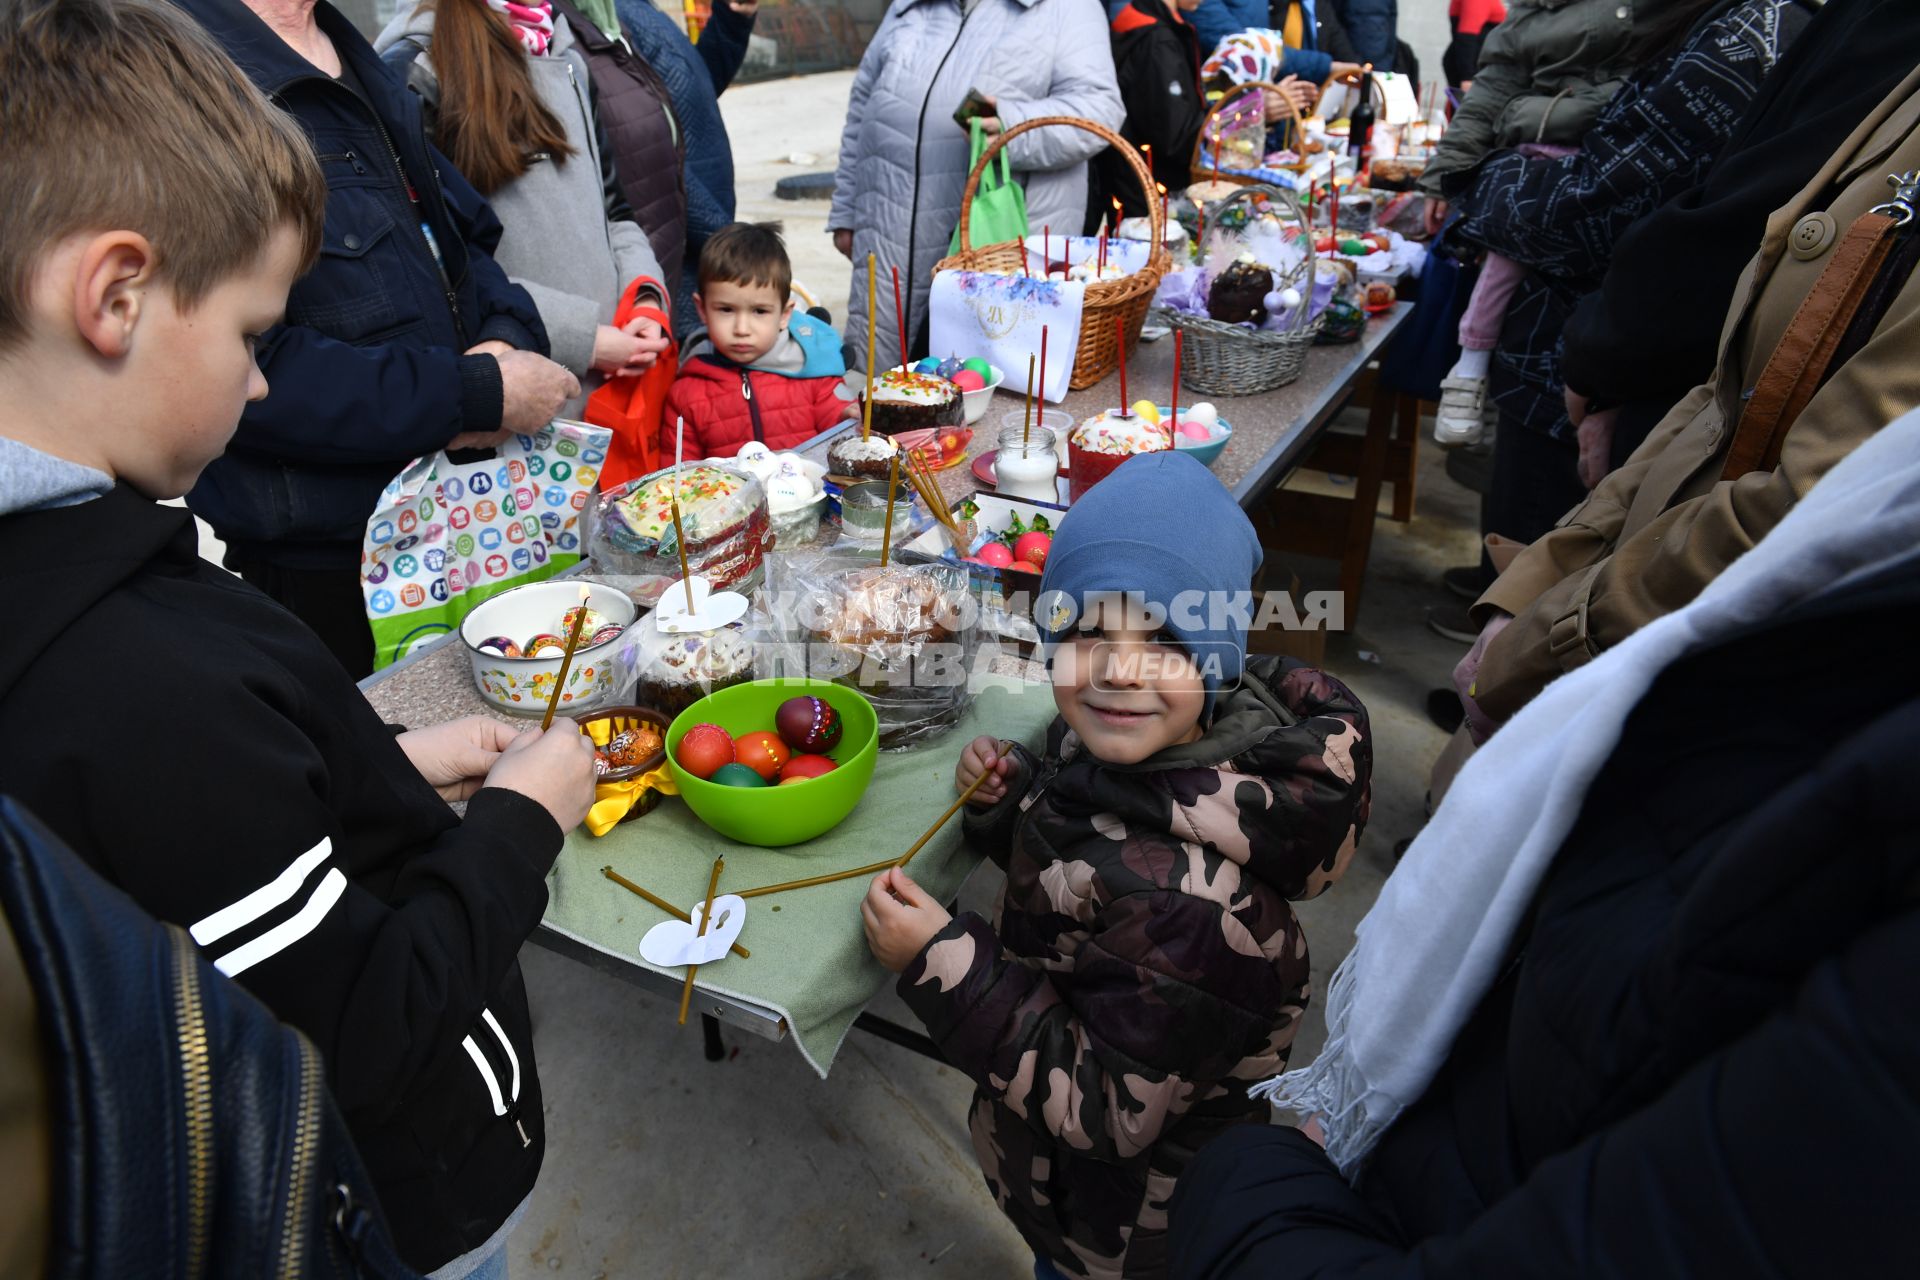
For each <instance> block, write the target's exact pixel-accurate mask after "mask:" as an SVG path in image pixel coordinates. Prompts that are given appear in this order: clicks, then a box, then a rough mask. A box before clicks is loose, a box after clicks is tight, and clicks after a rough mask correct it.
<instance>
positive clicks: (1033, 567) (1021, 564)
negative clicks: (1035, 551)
mask: <svg viewBox="0 0 1920 1280" xmlns="http://www.w3.org/2000/svg"><path fill="white" fill-rule="evenodd" d="M1007 568H1009V569H1011V570H1012V571H1013V572H1015V573H1038V572H1040V566H1039V565H1037V564H1028V563H1027V562H1026V561H1025V560H1015V561H1014V562H1013V563H1012V564H1010V565H1008V566H1007Z"/></svg>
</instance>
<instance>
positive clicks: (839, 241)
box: [833, 227, 853, 262]
mask: <svg viewBox="0 0 1920 1280" xmlns="http://www.w3.org/2000/svg"><path fill="white" fill-rule="evenodd" d="M833 247H834V248H835V249H836V250H838V251H839V253H840V256H841V257H843V258H845V259H846V260H847V261H848V262H852V261H853V232H851V231H849V230H847V229H846V228H845V227H841V228H839V229H838V230H836V231H835V232H834V233H833Z"/></svg>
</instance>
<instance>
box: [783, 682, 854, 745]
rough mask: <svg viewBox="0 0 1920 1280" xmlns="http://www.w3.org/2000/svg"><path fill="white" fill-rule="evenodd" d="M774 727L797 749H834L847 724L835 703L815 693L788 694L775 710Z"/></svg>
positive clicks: (785, 740)
mask: <svg viewBox="0 0 1920 1280" xmlns="http://www.w3.org/2000/svg"><path fill="white" fill-rule="evenodd" d="M773 727H774V729H775V730H777V731H778V732H779V734H780V737H781V739H782V740H783V741H784V742H785V743H786V744H787V745H788V746H790V747H792V748H793V749H794V750H795V751H810V752H822V751H831V750H833V749H834V748H835V747H836V746H838V745H840V734H841V731H842V729H843V728H844V727H845V726H843V725H842V724H841V722H840V713H839V712H838V711H835V710H834V709H833V704H832V703H830V702H827V701H825V700H824V699H821V698H816V697H814V696H813V695H812V694H802V695H801V696H800V697H797V698H788V699H787V700H786V701H785V702H783V703H781V704H780V707H779V709H778V710H777V711H775V712H774V713H773Z"/></svg>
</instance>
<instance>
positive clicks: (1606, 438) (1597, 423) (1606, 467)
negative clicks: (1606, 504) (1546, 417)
mask: <svg viewBox="0 0 1920 1280" xmlns="http://www.w3.org/2000/svg"><path fill="white" fill-rule="evenodd" d="M1619 412H1620V411H1619V410H1618V409H1602V410H1601V411H1600V412H1598V413H1589V414H1587V415H1586V416H1585V417H1583V418H1582V419H1581V420H1580V425H1579V426H1577V427H1575V428H1574V435H1575V437H1576V438H1577V439H1578V440H1579V441H1580V483H1581V484H1583V485H1585V486H1587V488H1589V489H1592V488H1594V487H1596V486H1597V485H1599V483H1600V482H1601V481H1602V480H1605V479H1606V478H1607V472H1609V471H1611V470H1613V420H1614V418H1615V416H1616V415H1618V414H1619Z"/></svg>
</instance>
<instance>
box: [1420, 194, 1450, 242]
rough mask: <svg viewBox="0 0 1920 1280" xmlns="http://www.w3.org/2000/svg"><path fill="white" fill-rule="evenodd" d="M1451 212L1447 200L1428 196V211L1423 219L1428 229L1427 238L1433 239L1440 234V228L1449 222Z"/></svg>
mask: <svg viewBox="0 0 1920 1280" xmlns="http://www.w3.org/2000/svg"><path fill="white" fill-rule="evenodd" d="M1449 212H1450V210H1449V209H1448V206H1447V202H1446V201H1445V200H1436V199H1434V198H1433V197H1432V196H1428V197H1427V211H1426V216H1425V218H1424V220H1423V221H1424V225H1425V226H1426V229H1427V239H1429V240H1431V239H1433V238H1434V237H1435V236H1437V235H1439V234H1440V228H1441V227H1443V226H1445V225H1446V223H1447V214H1448V213H1449Z"/></svg>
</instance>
